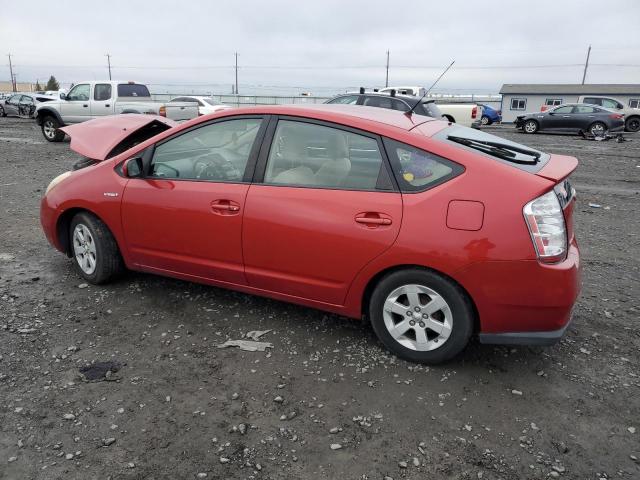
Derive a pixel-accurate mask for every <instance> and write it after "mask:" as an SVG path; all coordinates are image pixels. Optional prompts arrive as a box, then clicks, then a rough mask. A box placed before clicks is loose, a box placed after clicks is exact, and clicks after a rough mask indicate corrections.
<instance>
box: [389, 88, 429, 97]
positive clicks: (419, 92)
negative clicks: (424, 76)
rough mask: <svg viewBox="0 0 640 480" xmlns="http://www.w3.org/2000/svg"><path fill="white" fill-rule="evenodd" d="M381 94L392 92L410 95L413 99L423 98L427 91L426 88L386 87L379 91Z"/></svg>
mask: <svg viewBox="0 0 640 480" xmlns="http://www.w3.org/2000/svg"><path fill="white" fill-rule="evenodd" d="M378 91H379V92H380V93H387V94H390V93H391V92H392V91H393V92H395V93H396V94H397V95H409V96H412V97H422V96H423V95H424V94H425V92H426V91H427V89H426V88H424V87H417V86H413V87H385V88H381V89H379V90H378Z"/></svg>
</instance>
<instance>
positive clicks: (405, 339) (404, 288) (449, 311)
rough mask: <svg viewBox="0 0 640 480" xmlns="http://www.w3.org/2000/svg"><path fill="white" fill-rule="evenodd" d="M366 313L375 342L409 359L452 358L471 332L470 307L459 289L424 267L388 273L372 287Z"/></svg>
mask: <svg viewBox="0 0 640 480" xmlns="http://www.w3.org/2000/svg"><path fill="white" fill-rule="evenodd" d="M369 317H370V318H371V324H372V326H373V329H374V331H375V332H376V335H377V336H378V338H379V339H380V341H381V342H382V343H383V344H384V345H385V346H386V347H387V348H388V349H389V350H391V351H392V352H393V353H395V354H396V355H398V356H399V357H401V358H404V359H406V360H410V361H413V362H420V363H429V364H436V363H440V362H444V361H446V360H449V359H451V358H453V357H454V356H455V355H457V354H458V353H460V352H461V351H462V350H463V349H464V347H465V346H466V345H467V343H468V341H469V337H470V336H471V333H472V331H473V318H474V313H473V308H472V306H471V303H470V301H469V299H468V297H467V296H466V294H465V292H464V291H462V289H461V288H460V287H459V286H458V285H456V284H455V283H453V282H452V281H451V280H449V279H447V278H445V277H443V276H442V275H439V274H437V273H435V272H432V271H429V270H421V269H410V270H401V271H398V272H394V273H391V274H389V275H387V276H386V277H384V278H383V279H382V280H381V281H380V283H379V284H378V285H377V286H376V288H375V290H374V291H373V294H372V295H371V301H370V303H369Z"/></svg>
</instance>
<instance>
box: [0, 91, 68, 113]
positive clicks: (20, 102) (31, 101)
mask: <svg viewBox="0 0 640 480" xmlns="http://www.w3.org/2000/svg"><path fill="white" fill-rule="evenodd" d="M51 100H56V97H54V96H51V95H42V94H39V93H15V94H13V95H11V96H9V97H8V98H5V99H3V100H0V117H6V116H7V115H9V116H13V117H23V118H33V116H34V114H35V111H36V108H37V107H38V105H40V104H41V103H44V102H50V101H51Z"/></svg>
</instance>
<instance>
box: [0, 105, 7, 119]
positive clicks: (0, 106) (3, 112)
mask: <svg viewBox="0 0 640 480" xmlns="http://www.w3.org/2000/svg"><path fill="white" fill-rule="evenodd" d="M6 116H7V114H6V113H5V111H4V108H2V105H0V117H6Z"/></svg>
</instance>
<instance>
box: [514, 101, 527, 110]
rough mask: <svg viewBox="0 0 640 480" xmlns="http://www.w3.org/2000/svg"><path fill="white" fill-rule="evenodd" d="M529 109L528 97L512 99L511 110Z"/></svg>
mask: <svg viewBox="0 0 640 480" xmlns="http://www.w3.org/2000/svg"><path fill="white" fill-rule="evenodd" d="M526 109H527V99H526V98H512V99H511V110H526Z"/></svg>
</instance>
